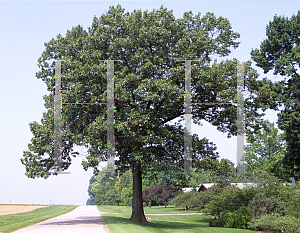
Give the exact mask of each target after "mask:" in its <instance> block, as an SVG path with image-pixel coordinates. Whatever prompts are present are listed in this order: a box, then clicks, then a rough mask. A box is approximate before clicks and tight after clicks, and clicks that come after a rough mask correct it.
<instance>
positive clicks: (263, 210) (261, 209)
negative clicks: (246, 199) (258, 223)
mask: <svg viewBox="0 0 300 233" xmlns="http://www.w3.org/2000/svg"><path fill="white" fill-rule="evenodd" d="M248 210H249V211H250V212H251V213H252V215H253V217H254V218H258V217H262V216H264V215H266V214H271V213H278V214H280V216H284V215H287V214H288V213H289V210H288V208H287V206H286V204H285V203H284V202H283V201H281V200H279V199H278V198H275V197H266V195H265V194H264V193H258V194H257V195H256V196H255V198H253V200H252V201H250V203H249V205H248Z"/></svg>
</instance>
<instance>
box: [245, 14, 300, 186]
mask: <svg viewBox="0 0 300 233" xmlns="http://www.w3.org/2000/svg"><path fill="white" fill-rule="evenodd" d="M266 35H267V39H265V40H264V41H263V42H262V43H261V45H260V49H255V50H252V52H251V56H252V59H253V60H254V61H255V62H256V65H257V66H258V67H261V68H262V69H263V70H264V72H265V73H267V72H269V71H271V70H273V71H274V74H280V75H282V76H284V80H283V81H279V82H277V83H275V84H273V85H271V88H270V89H269V93H268V95H269V96H270V99H272V101H273V103H274V105H277V106H283V108H282V110H281V112H280V113H279V114H278V124H279V128H280V129H281V130H283V131H284V132H285V141H286V145H287V148H286V154H285V157H284V159H283V163H284V165H285V167H286V168H287V169H290V170H291V171H290V176H293V177H295V179H296V180H300V150H299V148H300V136H299V135H300V74H299V65H300V55H299V54H300V11H298V13H297V15H293V16H292V17H291V18H290V19H289V18H288V17H282V16H277V15H275V16H274V19H273V21H270V23H269V24H268V25H267V27H266Z"/></svg>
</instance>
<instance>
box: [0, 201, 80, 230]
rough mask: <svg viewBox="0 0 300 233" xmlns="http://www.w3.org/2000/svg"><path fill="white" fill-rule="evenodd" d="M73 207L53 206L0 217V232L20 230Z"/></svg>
mask: <svg viewBox="0 0 300 233" xmlns="http://www.w3.org/2000/svg"><path fill="white" fill-rule="evenodd" d="M76 207H77V206H75V205H53V206H49V207H44V208H39V209H36V210H34V211H30V212H26V213H20V214H9V215H0V232H1V233H8V232H12V231H15V230H17V229H20V228H24V227H27V226H30V225H33V224H36V223H39V222H42V221H44V220H47V219H49V218H54V217H56V216H59V215H62V214H65V213H68V212H70V211H72V210H74V209H75V208H76Z"/></svg>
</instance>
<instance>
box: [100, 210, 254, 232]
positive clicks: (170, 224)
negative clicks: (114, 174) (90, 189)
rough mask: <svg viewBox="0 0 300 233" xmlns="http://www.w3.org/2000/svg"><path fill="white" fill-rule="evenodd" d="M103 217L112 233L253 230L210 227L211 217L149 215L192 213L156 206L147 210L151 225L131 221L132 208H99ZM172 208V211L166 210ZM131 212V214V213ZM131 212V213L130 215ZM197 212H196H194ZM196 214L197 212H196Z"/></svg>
mask: <svg viewBox="0 0 300 233" xmlns="http://www.w3.org/2000/svg"><path fill="white" fill-rule="evenodd" d="M97 207H98V209H99V211H100V212H111V213H105V214H101V217H102V219H103V221H104V223H105V225H106V226H107V228H108V230H109V232H110V233H140V232H143V233H144V232H145V233H182V232H188V233H190V232H191V233H196V232H197V233H231V232H234V233H250V232H253V231H251V230H243V229H234V228H222V227H209V222H210V221H211V220H212V218H211V216H210V215H205V214H203V215H149V216H147V213H148V214H170V213H174V214H178V212H179V213H186V212H189V213H190V212H192V211H182V210H180V209H178V208H175V207H167V208H164V206H155V207H151V210H150V208H149V207H146V208H145V213H146V214H145V215H146V216H147V217H150V219H148V222H149V223H150V224H149V225H145V224H141V223H135V222H132V221H130V220H128V219H129V218H130V215H131V207H127V206H97ZM168 208H170V210H166V209H168ZM129 210H130V212H129ZM125 212H126V213H125ZM128 212H129V213H128ZM194 212H195V211H194ZM195 213H196V212H195Z"/></svg>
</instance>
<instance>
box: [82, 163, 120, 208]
mask: <svg viewBox="0 0 300 233" xmlns="http://www.w3.org/2000/svg"><path fill="white" fill-rule="evenodd" d="M105 170H106V169H105V168H104V169H103V170H102V171H101V172H99V173H98V175H93V176H92V177H91V179H90V182H89V187H88V193H89V195H90V197H89V199H88V200H87V204H92V205H93V204H95V205H118V204H119V202H120V201H121V196H120V194H119V193H118V191H117V190H116V189H115V187H114V186H115V183H116V181H117V180H118V179H117V177H116V176H115V175H114V174H111V173H107V172H105Z"/></svg>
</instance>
